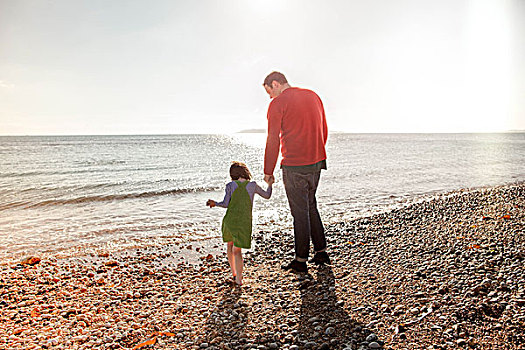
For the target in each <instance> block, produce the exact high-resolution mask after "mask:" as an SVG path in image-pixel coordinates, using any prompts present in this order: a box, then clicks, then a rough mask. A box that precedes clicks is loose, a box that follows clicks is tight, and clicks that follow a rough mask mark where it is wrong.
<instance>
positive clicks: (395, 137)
mask: <svg viewBox="0 0 525 350" xmlns="http://www.w3.org/2000/svg"><path fill="white" fill-rule="evenodd" d="M265 139H266V135H265V134H264V133H238V134H229V135H133V136H4V137H0V263H4V264H5V263H9V262H12V261H16V260H17V259H21V258H23V257H26V256H30V255H36V256H49V255H53V256H71V255H78V254H92V253H93V252H97V251H100V250H106V251H107V250H111V251H121V250H126V249H132V248H136V247H145V246H151V245H163V244H169V243H173V242H177V243H180V244H186V243H191V242H195V241H202V240H217V242H220V238H219V237H220V223H221V219H222V217H223V215H224V213H225V210H224V209H223V208H208V207H206V205H205V203H206V201H207V200H208V199H214V200H217V201H219V200H222V199H223V196H224V188H225V185H226V183H228V182H229V181H230V178H229V173H228V170H229V166H230V164H231V162H232V161H242V162H244V163H246V164H247V165H248V167H249V169H250V170H251V173H252V174H253V177H254V181H256V182H257V183H258V184H259V185H261V186H262V187H264V188H266V184H265V183H264V181H263V170H262V169H263V157H264V145H265ZM327 153H328V159H327V164H328V169H327V170H326V171H323V173H322V176H321V181H320V185H319V188H318V193H317V199H318V204H319V210H320V213H321V216H322V218H323V220H324V222H325V223H331V222H338V221H342V220H351V219H354V218H358V217H363V216H368V215H372V214H374V213H378V212H384V211H388V210H391V209H392V208H397V207H402V206H405V205H407V204H409V203H412V202H414V201H419V200H425V199H428V198H432V197H433V196H436V195H438V194H442V193H445V192H449V191H454V190H460V189H465V188H477V187H486V186H495V185H503V184H509V183H516V182H522V181H524V180H525V133H517V132H516V133H497V134H345V133H332V134H330V135H329V139H328V144H327ZM275 174H276V178H277V182H276V184H275V185H274V191H273V195H272V197H271V198H270V199H269V200H265V199H262V198H261V197H257V196H256V200H255V205H254V223H255V230H268V229H273V230H276V229H277V230H281V231H283V234H290V230H291V227H292V218H291V216H290V214H289V210H288V203H287V200H286V195H285V191H284V188H283V184H282V177H281V172H280V170H279V169H278V168H277V169H276V173H275Z"/></svg>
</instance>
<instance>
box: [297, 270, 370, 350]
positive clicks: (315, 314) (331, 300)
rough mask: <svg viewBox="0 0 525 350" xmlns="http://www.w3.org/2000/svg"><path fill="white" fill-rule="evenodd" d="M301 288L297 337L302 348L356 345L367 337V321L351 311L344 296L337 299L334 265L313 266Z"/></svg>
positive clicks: (338, 347)
mask: <svg viewBox="0 0 525 350" xmlns="http://www.w3.org/2000/svg"><path fill="white" fill-rule="evenodd" d="M312 270H313V269H311V271H312ZM300 291H301V299H302V303H301V315H300V323H299V329H298V331H299V333H298V335H297V337H296V341H295V344H297V345H299V347H300V348H312V349H344V348H346V347H348V348H350V349H356V348H357V346H358V344H360V343H361V342H363V341H365V339H366V334H364V333H363V330H364V327H363V325H362V324H360V323H358V322H357V321H355V320H353V319H352V318H351V317H350V316H349V315H348V313H347V312H346V311H345V309H344V308H343V306H344V300H337V296H336V286H335V277H334V273H333V271H332V268H331V267H330V266H326V265H325V266H320V267H319V268H317V269H316V270H313V275H310V278H307V279H305V281H304V282H303V283H302V284H301V286H300ZM314 343H315V344H314Z"/></svg>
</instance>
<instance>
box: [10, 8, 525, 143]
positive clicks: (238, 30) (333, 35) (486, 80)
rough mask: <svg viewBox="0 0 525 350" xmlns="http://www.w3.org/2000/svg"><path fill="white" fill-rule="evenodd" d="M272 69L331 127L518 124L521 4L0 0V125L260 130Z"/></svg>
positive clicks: (521, 108)
mask: <svg viewBox="0 0 525 350" xmlns="http://www.w3.org/2000/svg"><path fill="white" fill-rule="evenodd" d="M274 70H278V71H281V72H283V73H284V74H285V75H286V77H287V78H288V80H289V82H290V84H291V85H292V86H298V87H303V88H309V89H313V90H314V91H316V92H317V94H318V95H319V96H320V97H321V99H322V100H323V103H324V106H325V109H326V114H327V120H328V126H329V129H330V130H331V131H341V132H499V131H507V130H525V1H523V0H440V1H435V0H367V1H354V0H323V1H320V0H318V1H312V0H235V1H234V0H217V1H212V0H187V1H181V0H166V1H164V0H156V1H145V0H144V1H134V0H126V1H117V0H111V1H107V0H86V1H78V0H57V1H54V0H32V1H28V0H0V135H77V134H89V135H94V134H177V133H231V132H236V131H239V130H243V129H253V128H255V129H264V128H265V127H266V111H267V108H268V104H269V102H270V99H269V97H268V95H267V94H266V92H265V91H264V89H263V87H262V82H263V80H264V78H265V76H266V75H267V74H269V73H270V72H272V71H274Z"/></svg>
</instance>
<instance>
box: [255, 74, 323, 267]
mask: <svg viewBox="0 0 525 350" xmlns="http://www.w3.org/2000/svg"><path fill="white" fill-rule="evenodd" d="M263 86H264V88H265V89H266V92H267V93H268V95H270V98H271V99H272V101H271V102H270V106H269V107H268V139H267V140H266V150H265V153H264V174H265V176H264V179H265V180H270V179H272V178H273V171H274V169H275V165H276V163H277V157H278V155H279V147H280V148H281V153H282V162H281V168H282V171H283V182H284V188H285V190H286V196H287V197H288V203H289V205H290V211H291V213H292V216H293V223H294V240H295V259H294V260H292V261H291V262H290V263H289V264H287V265H283V266H282V268H283V269H285V270H293V271H295V272H306V271H307V270H308V268H307V265H306V261H307V260H308V255H309V251H310V239H311V240H312V243H313V246H314V250H315V255H314V257H313V259H312V260H310V262H311V263H316V264H330V258H329V257H328V254H327V253H326V238H325V234H324V227H323V223H322V222H321V217H320V216H319V211H318V210H317V200H316V198H315V193H316V190H317V185H318V184H319V177H320V175H321V169H326V150H325V145H326V139H327V137H328V129H327V125H326V117H325V112H324V108H323V103H322V102H321V99H320V98H319V96H317V95H316V94H315V92H313V91H310V90H306V89H300V88H296V87H291V86H290V85H289V84H288V81H287V80H286V77H285V76H284V75H283V74H282V73H279V72H272V73H270V74H269V75H268V76H267V77H266V79H264V83H263Z"/></svg>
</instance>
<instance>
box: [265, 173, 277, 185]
mask: <svg viewBox="0 0 525 350" xmlns="http://www.w3.org/2000/svg"><path fill="white" fill-rule="evenodd" d="M264 181H265V182H266V183H267V184H268V186H271V185H273V184H274V182H275V176H273V175H264Z"/></svg>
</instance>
